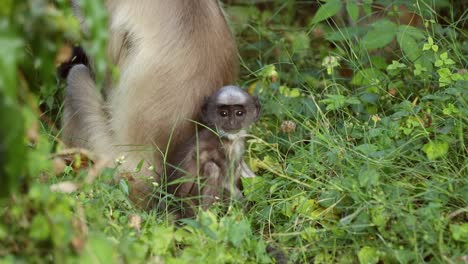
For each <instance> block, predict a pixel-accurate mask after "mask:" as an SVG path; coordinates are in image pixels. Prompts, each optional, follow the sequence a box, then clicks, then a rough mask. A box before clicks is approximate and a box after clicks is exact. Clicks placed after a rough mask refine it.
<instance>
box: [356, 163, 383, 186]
mask: <svg viewBox="0 0 468 264" xmlns="http://www.w3.org/2000/svg"><path fill="white" fill-rule="evenodd" d="M379 178H380V175H379V172H378V171H377V170H375V169H372V168H367V167H363V168H362V169H361V171H360V172H359V177H358V179H359V185H361V187H366V186H372V185H376V184H377V183H378V182H379Z"/></svg>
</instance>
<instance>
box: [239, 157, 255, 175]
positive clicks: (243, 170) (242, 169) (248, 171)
mask: <svg viewBox="0 0 468 264" xmlns="http://www.w3.org/2000/svg"><path fill="white" fill-rule="evenodd" d="M239 169H240V175H241V176H242V177H243V178H253V177H256V176H257V175H255V173H254V172H253V171H252V170H251V169H250V168H249V165H247V163H245V160H242V161H241V163H240V168H239Z"/></svg>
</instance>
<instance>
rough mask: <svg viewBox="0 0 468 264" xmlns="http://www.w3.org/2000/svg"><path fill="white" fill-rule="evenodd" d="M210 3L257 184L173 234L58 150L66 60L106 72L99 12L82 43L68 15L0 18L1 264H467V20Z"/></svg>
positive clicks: (456, 10)
mask: <svg viewBox="0 0 468 264" xmlns="http://www.w3.org/2000/svg"><path fill="white" fill-rule="evenodd" d="M226 2H227V3H226V5H225V7H226V12H227V14H228V16H229V17H230V20H231V21H230V22H231V26H232V28H233V31H234V33H235V35H236V40H237V43H238V47H239V51H240V60H241V73H240V80H239V83H238V84H240V85H242V86H243V87H246V89H248V91H249V92H251V93H254V94H257V95H258V96H259V97H260V99H261V102H262V107H263V109H262V118H261V120H260V122H259V123H257V125H256V126H255V127H253V129H252V131H251V132H252V136H251V137H250V138H249V139H248V141H247V153H246V159H247V161H248V163H249V165H250V166H251V168H252V169H253V170H254V171H255V173H256V174H257V175H258V177H256V178H249V179H244V181H243V183H244V188H245V190H244V194H245V200H246V201H244V202H242V203H236V202H234V203H232V204H231V205H229V206H227V207H226V206H221V205H218V206H215V207H214V208H212V209H210V210H208V211H206V212H201V213H200V214H199V216H198V218H197V219H191V220H184V221H183V222H182V223H179V224H175V223H173V221H172V220H171V215H170V214H169V213H168V212H167V210H162V209H159V210H153V211H143V210H141V209H139V208H136V207H135V206H134V205H133V204H132V203H131V202H130V200H129V198H128V193H129V186H128V184H127V183H126V182H125V181H120V182H118V183H114V182H113V181H112V179H113V177H114V175H115V173H116V168H102V167H100V165H99V161H98V160H97V159H95V157H93V154H92V153H89V152H87V151H86V150H67V149H65V148H64V146H63V144H62V143H61V142H60V140H59V135H60V116H61V107H62V92H63V84H59V82H58V80H57V77H56V65H57V64H58V63H60V62H61V61H63V60H64V59H63V57H66V56H67V54H69V52H70V47H71V44H73V43H80V44H81V45H83V46H84V47H85V49H86V50H88V51H89V53H90V56H91V57H92V58H94V60H95V69H96V73H97V74H96V76H97V80H98V82H101V81H102V80H103V77H102V76H104V74H105V72H106V71H107V70H108V69H111V66H110V65H108V64H107V63H106V58H105V57H104V56H103V55H102V54H104V52H102V51H103V50H104V47H105V40H106V37H107V36H106V31H105V22H106V14H105V12H103V8H102V4H101V3H100V2H99V1H92V0H86V1H83V7H84V11H85V14H86V17H87V23H88V25H89V28H90V34H89V35H87V36H83V35H81V33H80V30H79V25H78V22H77V21H76V19H75V18H74V17H73V15H72V12H71V10H70V7H69V5H68V1H65V0H56V1H46V0H35V1H4V2H2V4H0V14H1V16H0V47H1V48H0V58H1V59H0V117H1V125H0V178H1V179H0V182H1V184H0V189H1V191H0V262H2V263H16V262H27V263H29V262H32V263H35V262H68V261H70V262H84V263H109V262H124V263H145V262H154V263H190V262H191V263H195V262H196V263H199V262H205V263H274V262H275V261H277V260H275V256H276V257H278V256H281V255H284V256H283V257H287V258H288V259H289V261H290V262H291V263H468V221H467V220H468V204H467V203H468V176H467V175H468V174H467V164H468V163H467V160H466V156H467V152H468V149H467V145H466V141H467V126H468V118H467V117H468V107H467V100H468V89H467V87H468V73H467V68H468V61H467V54H468V41H467V34H468V32H467V29H466V23H467V20H468V16H467V14H468V13H467V12H466V9H467V6H466V3H465V4H464V3H463V1H448V0H434V1H425V0H415V1H387V0H375V1H372V0H364V1H357V0H352V1H341V0H328V1H323V2H319V1H293V0H289V1H240V0H236V1H235V0H231V1H226ZM257 2H258V3H257ZM100 54H101V55H100ZM116 75H117V73H116ZM120 162H125V161H124V160H123V161H120ZM148 184H152V185H153V186H154V193H155V195H157V196H164V193H165V192H164V187H163V186H160V185H159V184H158V183H148Z"/></svg>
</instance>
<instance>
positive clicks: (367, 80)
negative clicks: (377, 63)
mask: <svg viewBox="0 0 468 264" xmlns="http://www.w3.org/2000/svg"><path fill="white" fill-rule="evenodd" d="M386 80H387V76H386V75H385V74H384V73H383V72H381V71H379V70H377V69H374V68H368V69H362V70H360V71H358V72H357V73H356V74H355V75H354V77H353V79H352V80H351V84H352V85H356V86H366V85H374V84H376V83H378V82H385V81H386Z"/></svg>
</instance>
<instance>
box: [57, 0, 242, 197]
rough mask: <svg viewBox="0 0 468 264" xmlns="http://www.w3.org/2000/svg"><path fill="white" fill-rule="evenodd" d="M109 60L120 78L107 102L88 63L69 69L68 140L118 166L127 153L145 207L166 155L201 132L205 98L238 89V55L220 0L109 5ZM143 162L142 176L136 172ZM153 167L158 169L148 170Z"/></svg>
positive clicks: (118, 0)
mask: <svg viewBox="0 0 468 264" xmlns="http://www.w3.org/2000/svg"><path fill="white" fill-rule="evenodd" d="M105 6H106V8H107V11H108V13H109V21H108V25H109V28H108V30H109V42H108V49H107V51H108V56H109V58H110V60H111V62H112V63H113V64H115V65H116V66H117V68H118V69H119V72H120V77H119V79H118V80H117V81H115V82H112V83H109V84H108V85H107V86H106V87H104V89H103V90H104V91H105V95H106V96H105V99H104V97H103V96H102V95H101V93H100V92H99V91H98V89H97V88H96V85H95V82H94V80H93V78H92V75H91V73H90V71H89V68H88V67H86V66H85V65H76V66H74V67H72V68H71V69H70V72H69V74H68V77H67V87H66V91H65V101H64V102H65V103H64V114H63V122H62V124H63V130H62V131H63V136H62V138H63V140H64V141H65V143H67V144H68V145H70V146H74V147H83V148H87V149H90V150H92V151H94V152H95V153H97V154H98V155H101V156H103V157H106V158H108V159H109V160H114V159H115V158H117V157H120V156H122V155H124V156H125V157H126V158H125V161H124V163H123V164H122V165H121V167H120V168H121V172H122V174H125V173H128V174H130V175H132V176H130V177H128V179H129V181H130V185H131V190H132V193H131V195H132V198H133V200H136V201H138V202H139V203H140V204H142V205H146V202H147V199H146V198H147V196H148V195H149V191H150V185H149V184H148V182H147V181H145V180H142V179H140V177H138V175H144V176H145V177H146V178H147V177H152V179H151V181H156V182H159V176H158V175H159V174H160V173H162V171H163V168H162V167H163V166H162V164H163V163H162V160H163V156H164V155H165V154H168V155H169V156H170V155H171V153H172V151H173V149H174V147H176V146H178V145H179V144H180V143H181V142H186V141H187V139H188V138H190V137H191V136H192V135H193V133H194V127H193V122H191V121H190V120H196V119H197V116H198V113H199V109H201V106H202V103H203V98H204V97H207V96H209V95H211V94H212V93H213V92H214V91H215V90H217V89H218V88H219V87H221V86H223V85H226V84H229V83H233V82H234V80H235V78H236V75H237V68H238V62H237V50H236V46H235V43H234V40H233V37H232V34H231V32H230V30H229V28H228V26H227V23H226V20H225V17H224V14H223V11H222V9H221V7H220V5H219V3H218V1H216V0H170V1H167V0H138V1H129V0H127V1H124V0H107V1H105ZM142 160H143V161H144V163H145V165H144V166H142V170H141V171H140V172H139V173H138V174H137V175H134V174H132V172H133V170H134V169H135V167H136V166H137V165H138V164H139V163H140V161H142ZM150 165H152V166H153V167H154V168H155V171H152V170H150V169H148V167H149V166H150Z"/></svg>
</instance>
